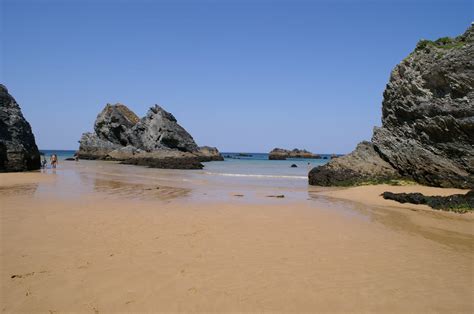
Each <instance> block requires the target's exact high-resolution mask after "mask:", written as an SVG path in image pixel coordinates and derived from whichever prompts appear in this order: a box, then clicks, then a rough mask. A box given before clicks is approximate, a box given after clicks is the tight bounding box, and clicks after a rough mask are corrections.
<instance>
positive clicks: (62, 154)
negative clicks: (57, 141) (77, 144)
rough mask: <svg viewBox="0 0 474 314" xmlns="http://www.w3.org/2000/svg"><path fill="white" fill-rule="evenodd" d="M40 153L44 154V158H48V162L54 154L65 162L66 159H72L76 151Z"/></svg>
mask: <svg viewBox="0 0 474 314" xmlns="http://www.w3.org/2000/svg"><path fill="white" fill-rule="evenodd" d="M39 151H40V153H43V154H44V156H45V157H46V160H48V161H49V157H51V155H52V154H56V155H57V156H58V160H59V161H61V160H64V159H66V158H70V157H72V156H74V153H75V152H76V151H75V150H60V149H56V150H52V149H40V150H39Z"/></svg>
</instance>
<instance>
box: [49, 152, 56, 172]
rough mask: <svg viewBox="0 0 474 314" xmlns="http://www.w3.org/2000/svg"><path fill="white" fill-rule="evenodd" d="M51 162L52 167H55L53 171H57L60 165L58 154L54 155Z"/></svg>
mask: <svg viewBox="0 0 474 314" xmlns="http://www.w3.org/2000/svg"><path fill="white" fill-rule="evenodd" d="M50 161H51V167H53V169H56V165H57V164H58V156H56V154H52V155H51V159H50Z"/></svg>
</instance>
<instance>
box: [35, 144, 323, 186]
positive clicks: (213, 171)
mask: <svg viewBox="0 0 474 314" xmlns="http://www.w3.org/2000/svg"><path fill="white" fill-rule="evenodd" d="M40 152H41V153H43V154H44V155H45V157H46V159H47V160H49V156H51V155H52V154H56V155H57V156H58V159H59V161H61V160H64V159H66V158H70V157H73V155H74V153H75V151H74V150H40ZM221 154H222V156H224V161H211V162H205V163H203V164H204V169H203V170H201V171H199V172H200V173H204V174H207V175H216V176H223V177H242V178H245V177H247V178H262V179H264V178H267V179H271V178H282V179H294V180H307V178H308V172H309V170H311V169H312V168H314V167H316V166H320V165H324V164H325V163H327V162H328V161H329V160H330V159H331V155H330V154H322V155H321V157H322V158H321V159H304V158H288V159H286V160H269V159H268V154H267V153H238V152H222V153H221ZM292 165H293V167H292ZM294 165H296V167H294Z"/></svg>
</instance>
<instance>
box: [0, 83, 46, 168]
mask: <svg viewBox="0 0 474 314" xmlns="http://www.w3.org/2000/svg"><path fill="white" fill-rule="evenodd" d="M39 168H40V153H39V151H38V147H37V146H36V142H35V137H34V135H33V133H32V131H31V126H30V124H29V123H28V121H26V120H25V118H24V117H23V114H22V113H21V110H20V106H19V105H18V104H17V102H16V101H15V99H14V98H13V97H12V96H11V95H10V94H9V93H8V90H7V88H6V87H5V86H3V85H1V84H0V172H14V171H26V170H36V169H39Z"/></svg>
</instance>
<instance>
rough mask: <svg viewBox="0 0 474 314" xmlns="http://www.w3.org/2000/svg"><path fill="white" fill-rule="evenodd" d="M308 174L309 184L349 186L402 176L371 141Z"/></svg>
mask: <svg viewBox="0 0 474 314" xmlns="http://www.w3.org/2000/svg"><path fill="white" fill-rule="evenodd" d="M308 176H309V184H312V185H321V186H332V185H334V186H348V185H356V184H362V183H364V182H368V181H370V182H384V181H389V180H393V179H399V178H400V175H399V174H398V172H397V171H396V170H395V169H393V167H392V166H391V165H390V164H389V163H388V162H386V161H385V160H383V159H382V158H380V156H379V154H378V153H377V152H376V151H375V149H374V145H373V144H372V143H370V142H361V143H359V145H357V148H356V149H355V150H354V151H353V152H352V153H350V154H348V155H346V156H342V157H339V158H336V159H333V160H331V161H330V162H329V163H327V164H326V165H324V166H320V167H316V168H313V169H312V170H311V171H310V172H309V175H308Z"/></svg>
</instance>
